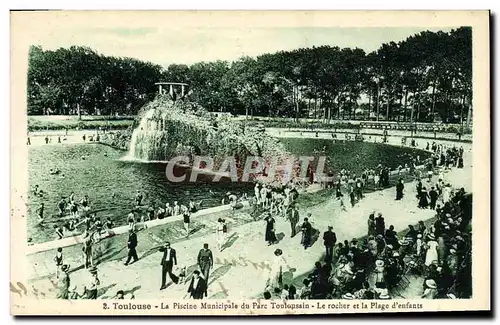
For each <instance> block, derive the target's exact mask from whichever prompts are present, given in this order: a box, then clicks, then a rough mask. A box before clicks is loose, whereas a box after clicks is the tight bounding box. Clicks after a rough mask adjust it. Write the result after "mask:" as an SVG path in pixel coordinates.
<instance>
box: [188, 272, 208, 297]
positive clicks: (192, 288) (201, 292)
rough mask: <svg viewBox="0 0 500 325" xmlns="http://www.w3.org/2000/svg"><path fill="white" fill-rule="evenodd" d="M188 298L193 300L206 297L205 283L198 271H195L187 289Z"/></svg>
mask: <svg viewBox="0 0 500 325" xmlns="http://www.w3.org/2000/svg"><path fill="white" fill-rule="evenodd" d="M188 293H189V297H190V298H193V299H203V296H205V297H206V296H207V289H206V282H205V280H204V279H203V278H202V277H201V276H200V271H198V270H195V271H194V272H193V277H192V278H191V283H189V288H188Z"/></svg>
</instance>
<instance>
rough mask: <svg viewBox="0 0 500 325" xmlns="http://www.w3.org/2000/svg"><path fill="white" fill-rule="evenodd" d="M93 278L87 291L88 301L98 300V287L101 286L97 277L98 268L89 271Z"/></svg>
mask: <svg viewBox="0 0 500 325" xmlns="http://www.w3.org/2000/svg"><path fill="white" fill-rule="evenodd" d="M89 271H90V274H91V276H92V278H91V280H90V285H89V288H88V289H87V299H97V287H98V286H99V285H100V284H101V281H100V280H99V277H98V275H97V268H96V267H92V268H90V269H89Z"/></svg>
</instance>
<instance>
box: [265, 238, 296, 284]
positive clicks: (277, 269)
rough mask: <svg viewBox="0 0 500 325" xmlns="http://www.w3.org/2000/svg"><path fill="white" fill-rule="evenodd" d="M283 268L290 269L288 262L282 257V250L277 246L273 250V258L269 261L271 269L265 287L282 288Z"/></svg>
mask: <svg viewBox="0 0 500 325" xmlns="http://www.w3.org/2000/svg"><path fill="white" fill-rule="evenodd" d="M284 268H288V269H290V267H289V266H288V263H287V262H286V261H285V259H284V258H283V251H282V250H281V249H279V248H278V249H276V250H275V251H274V258H273V261H272V263H271V270H270V272H269V277H268V279H267V283H266V287H270V288H271V289H274V288H280V289H282V288H283V272H284Z"/></svg>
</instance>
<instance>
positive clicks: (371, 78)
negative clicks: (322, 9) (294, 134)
mask: <svg viewBox="0 0 500 325" xmlns="http://www.w3.org/2000/svg"><path fill="white" fill-rule="evenodd" d="M158 81H173V82H184V83H187V84H188V85H189V86H188V87H189V97H190V100H194V101H197V102H198V103H199V104H201V105H202V106H204V107H206V108H207V109H209V110H212V111H223V112H231V113H233V114H246V115H254V116H270V117H278V116H281V117H282V116H286V117H293V118H296V119H298V118H301V117H315V118H322V119H326V120H329V119H336V118H349V119H352V118H364V119H367V118H368V119H387V120H404V121H433V120H435V119H441V120H443V121H445V122H460V121H464V120H467V121H468V120H469V119H470V115H471V110H472V107H471V106H472V30H471V28H469V27H461V28H458V29H455V30H452V31H451V32H448V33H445V32H442V31H440V32H430V31H426V32H422V33H419V34H416V35H413V36H410V37H408V38H407V39H406V40H404V41H401V42H399V43H395V42H390V43H388V44H383V45H382V46H381V47H380V48H379V49H378V50H377V51H374V52H371V53H368V54H367V53H365V52H364V51H363V50H361V49H359V48H355V49H351V48H344V49H341V48H339V47H335V46H320V47H313V48H301V49H297V50H293V51H281V52H277V53H273V54H263V55H260V56H258V57H256V58H252V57H242V58H240V59H239V60H237V61H234V62H227V61H215V62H199V63H195V64H192V65H190V66H188V65H183V64H172V65H170V66H168V67H167V68H166V69H163V68H162V67H161V66H159V65H155V64H152V63H149V62H142V61H139V60H136V59H131V58H116V57H107V56H103V55H99V54H98V53H96V52H95V51H93V50H91V49H89V48H84V47H71V48H69V49H63V48H61V49H58V50H55V51H44V50H43V49H42V48H40V47H32V48H31V49H30V53H29V70H28V113H29V114H80V113H82V114H83V113H84V114H127V115H134V114H136V113H137V111H138V109H139V108H140V107H141V106H142V105H143V104H144V103H145V102H147V101H148V100H151V99H152V98H153V97H154V96H155V94H156V93H157V91H158V90H157V88H156V87H155V86H154V83H155V82H158Z"/></svg>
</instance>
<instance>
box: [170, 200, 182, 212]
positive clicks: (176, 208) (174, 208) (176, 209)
mask: <svg viewBox="0 0 500 325" xmlns="http://www.w3.org/2000/svg"><path fill="white" fill-rule="evenodd" d="M180 210H181V207H180V206H179V204H178V203H177V201H174V206H173V208H172V214H173V215H174V216H176V215H179V214H180Z"/></svg>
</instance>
